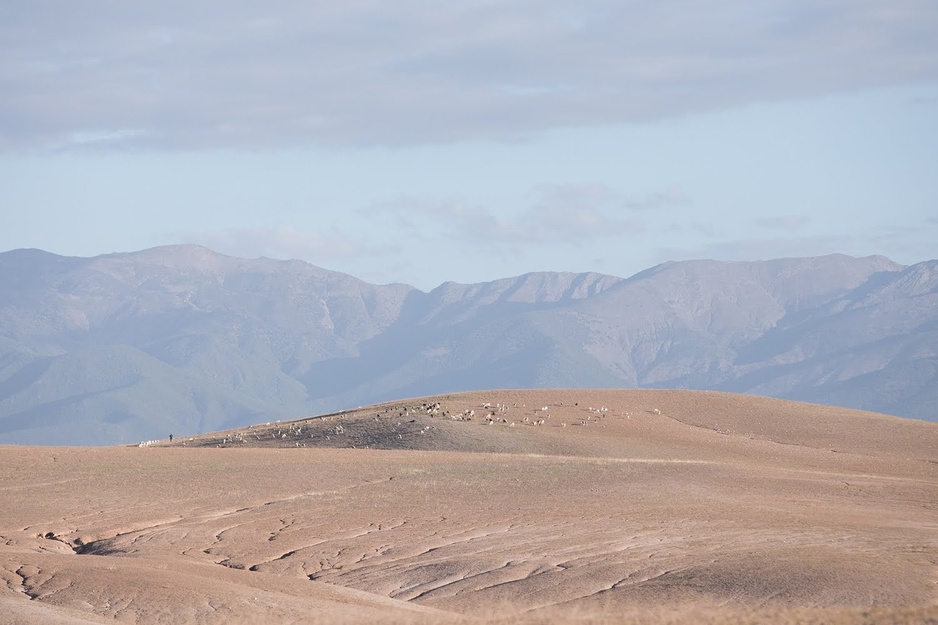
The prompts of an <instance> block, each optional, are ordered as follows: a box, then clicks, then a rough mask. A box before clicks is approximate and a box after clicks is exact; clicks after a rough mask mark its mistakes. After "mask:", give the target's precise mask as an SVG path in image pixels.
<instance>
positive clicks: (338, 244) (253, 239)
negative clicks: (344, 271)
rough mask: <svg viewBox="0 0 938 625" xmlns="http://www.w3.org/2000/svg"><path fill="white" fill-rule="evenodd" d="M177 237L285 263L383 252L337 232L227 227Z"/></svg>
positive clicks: (224, 251) (241, 255)
mask: <svg viewBox="0 0 938 625" xmlns="http://www.w3.org/2000/svg"><path fill="white" fill-rule="evenodd" d="M174 238H177V239H178V240H180V241H182V242H186V243H197V244H199V245H203V246H205V247H208V248H210V249H212V250H215V251H217V252H220V253H222V254H227V255H230V256H236V257H239V258H256V257H260V256H265V257H268V258H276V259H284V260H290V259H300V260H305V261H308V262H311V263H315V264H321V263H325V264H328V263H333V262H337V261H345V260H349V259H353V258H358V257H361V256H363V255H369V256H373V255H376V254H378V253H379V252H378V251H377V250H376V249H375V248H374V247H373V246H362V245H360V244H358V243H356V242H355V241H353V240H351V239H350V238H348V237H347V236H345V235H343V234H341V233H339V232H336V231H333V232H331V233H329V234H326V235H322V234H313V233H308V232H302V231H300V230H297V229H295V228H290V227H281V228H226V229H224V230H215V231H209V232H197V233H188V234H178V235H175V236H174Z"/></svg>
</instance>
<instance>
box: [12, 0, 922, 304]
mask: <svg viewBox="0 0 938 625" xmlns="http://www.w3.org/2000/svg"><path fill="white" fill-rule="evenodd" d="M936 242H938V3H936V2H934V0H890V1H886V0H883V1H866V0H764V1H760V2H753V1H752V0H717V1H715V2H710V3H700V2H696V1H691V0H674V1H668V0H615V1H613V0H581V1H580V2H577V3H575V5H574V3H570V2H559V1H557V0H536V1H535V0H471V1H470V0H454V1H452V2H445V3H441V2H435V1H428V0H401V1H400V2H377V1H374V0H343V2H333V3H325V2H308V1H300V0H267V1H265V2H239V1H231V0H226V1H224V2H222V1H217V0H205V1H199V0H186V1H185V2H182V1H177V0H164V1H162V2H152V3H131V2H122V1H119V0H90V1H88V2H81V3H78V2H74V1H72V0H5V2H3V3H2V5H0V251H5V250H11V249H17V248H40V249H44V250H46V251H49V252H54V253H56V254H63V255H69V256H95V255H98V254H105V253H113V252H127V251H135V250H140V249H145V248H150V247H155V246H159V245H172V244H179V243H196V244H199V245H204V246H206V247H209V248H211V249H213V250H215V251H217V252H220V253H224V254H228V255H232V256H238V257H245V258H255V257H258V256H266V257H269V258H278V259H292V258H298V259H302V260H305V261H308V262H310V263H312V264H315V265H318V266H320V267H324V268H326V269H331V270H335V271H342V272H345V273H348V274H351V275H353V276H356V277H358V278H360V279H363V280H366V281H368V282H372V283H380V284H385V283H391V282H403V283H406V284H410V285H413V286H416V287H418V288H421V289H423V290H430V289H432V288H434V287H436V286H437V285H439V284H441V283H442V282H445V281H456V282H462V283H475V282H484V281H489V280H495V279H499V278H505V277H511V276H516V275H520V274H523V273H527V272H531V271H572V272H584V271H595V272H599V273H606V274H612V275H617V276H622V277H627V276H630V275H632V274H634V273H637V272H639V271H641V270H643V269H646V268H648V267H651V266H653V265H655V264H658V263H661V262H665V261H669V260H687V259H697V258H712V259H717V260H731V261H732V260H764V259H770V258H780V257H795V256H816V255H823V254H831V253H844V254H849V255H852V256H868V255H874V254H878V255H883V256H888V257H889V258H892V259H893V260H895V261H897V262H900V263H903V264H913V263H916V262H920V261H923V260H929V259H934V258H938V243H936Z"/></svg>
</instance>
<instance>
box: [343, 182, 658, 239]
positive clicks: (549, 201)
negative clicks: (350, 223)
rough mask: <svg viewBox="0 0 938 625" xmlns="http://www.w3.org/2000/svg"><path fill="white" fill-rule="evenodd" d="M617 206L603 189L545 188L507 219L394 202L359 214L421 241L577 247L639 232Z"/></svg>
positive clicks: (428, 203)
mask: <svg viewBox="0 0 938 625" xmlns="http://www.w3.org/2000/svg"><path fill="white" fill-rule="evenodd" d="M621 203H622V200H621V198H620V197H619V195H618V194H617V193H616V192H614V191H613V190H611V189H609V188H608V187H605V186H603V185H550V186H546V185H545V186H540V187H538V188H536V189H535V190H534V201H533V202H532V204H531V205H530V206H529V207H528V208H527V209H525V210H523V211H521V212H520V213H515V214H513V215H507V216H498V215H496V214H494V213H493V212H492V211H491V210H489V209H488V208H485V207H479V206H467V205H465V204H462V203H459V202H452V201H445V200H434V199H428V198H419V197H412V196H399V197H396V198H393V199H389V200H386V201H384V202H379V203H376V204H373V205H370V206H368V207H365V208H363V209H362V210H361V211H360V212H361V214H363V215H365V216H368V217H381V218H385V219H388V220H389V221H390V223H391V224H393V225H394V226H395V227H398V228H402V229H404V230H406V231H408V233H409V235H408V236H409V237H411V236H412V237H416V238H419V239H422V240H427V239H430V238H432V237H434V236H436V235H437V234H440V235H442V236H444V237H445V238H447V239H448V240H452V241H459V242H463V243H468V244H474V245H508V246H509V247H511V246H521V245H529V244H543V243H568V244H577V243H581V242H583V241H586V240H592V239H596V238H599V239H602V238H605V237H612V236H619V235H623V234H628V233H639V232H642V231H644V230H645V224H644V222H643V221H642V220H639V219H634V218H629V219H621V218H619V217H617V216H615V215H614V213H615V208H616V207H617V206H618V205H621Z"/></svg>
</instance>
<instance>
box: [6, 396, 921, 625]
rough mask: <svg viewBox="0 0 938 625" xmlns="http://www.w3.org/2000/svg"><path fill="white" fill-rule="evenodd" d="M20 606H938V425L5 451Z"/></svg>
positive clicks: (695, 403) (502, 424) (780, 407)
mask: <svg viewBox="0 0 938 625" xmlns="http://www.w3.org/2000/svg"><path fill="white" fill-rule="evenodd" d="M0 459H2V461H0V578H2V582H3V583H2V587H0V623H3V624H6V623H17V624H34V623H35V624H40V623H41V624H46V623H53V624H89V623H115V622H117V623H481V622H484V623H492V622H494V623H552V622H579V623H690V622H695V623H739V624H742V623H827V624H830V625H835V624H838V623H938V425H936V424H933V423H926V422H920V421H912V420H907V419H899V418H893V417H887V416H882V415H876V414H871V413H863V412H858V411H851V410H846V409H841V408H832V407H826V406H817V405H809V404H799V403H793V402H786V401H780V400H771V399H765V398H759V397H752V396H742V395H731V394H722V393H711V392H690V391H650V390H602V391H598V390H526V391H488V392H473V393H462V394H455V395H445V396H437V397H433V398H420V399H411V400H404V401H398V402H393V403H388V404H381V405H378V406H372V407H367V408H360V409H356V410H351V411H347V412H343V413H338V414H335V415H329V416H325V417H318V418H310V419H304V420H300V421H294V422H289V423H287V422H283V423H270V424H260V425H257V426H254V427H250V428H241V429H238V430H232V431H229V432H223V433H218V434H211V435H202V436H198V437H183V436H180V437H177V438H176V439H175V440H174V441H173V442H172V443H171V444H170V443H169V442H168V441H160V442H154V443H153V444H150V445H147V446H143V447H136V446H134V447H108V448H78V447H68V448H66V447H54V448H53V447H13V446H8V447H0Z"/></svg>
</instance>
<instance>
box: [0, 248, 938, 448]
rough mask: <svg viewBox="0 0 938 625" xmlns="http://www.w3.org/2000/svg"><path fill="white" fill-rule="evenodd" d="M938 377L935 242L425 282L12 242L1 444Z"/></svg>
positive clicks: (925, 401)
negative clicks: (414, 406) (876, 251)
mask: <svg viewBox="0 0 938 625" xmlns="http://www.w3.org/2000/svg"><path fill="white" fill-rule="evenodd" d="M936 376H938V261H929V262H925V263H920V264H918V265H914V266H911V267H904V266H902V265H898V264H896V263H894V262H892V261H890V260H888V259H885V258H882V257H868V258H851V257H848V256H842V255H832V256H825V257H818V258H800V259H780V260H774V261H765V262H737V263H727V262H717V261H687V262H674V263H665V264H663V265H659V266H657V267H654V268H651V269H649V270H646V271H644V272H641V273H639V274H637V275H635V276H632V277H630V278H627V279H623V278H619V277H615V276H606V275H600V274H593V273H587V274H572V273H532V274H526V275H524V276H519V277H515V278H506V279H502V280H497V281H494V282H488V283H483V284H473V285H462V284H456V283H445V284H443V285H441V286H439V287H438V288H436V289H434V290H433V291H431V292H429V293H424V292H421V291H419V290H416V289H414V288H412V287H409V286H406V285H383V286H379V285H370V284H367V283H364V282H362V281H360V280H357V279H355V278H353V277H351V276H348V275H345V274H341V273H336V272H331V271H327V270H325V269H321V268H318V267H314V266H311V265H309V264H306V263H303V262H300V261H273V260H269V259H256V260H245V259H237V258H231V257H226V256H222V255H220V254H216V253H214V252H211V251H210V250H206V249H204V248H200V247H196V246H172V247H163V248H154V249H151V250H144V251H142V252H136V253H129V254H112V255H106V256H100V257H96V258H87V259H86V258H65V257H59V256H55V255H52V254H48V253H45V252H41V251H38V250H16V251H12V252H6V253H3V254H0V442H14V443H45V444H50V443H71V444H107V443H116V442H134V441H138V440H146V439H151V438H160V437H165V436H166V435H167V434H168V433H169V432H175V433H178V434H182V433H197V432H205V431H211V430H218V429H224V428H229V427H236V426H238V425H244V424H247V423H253V422H258V421H270V420H276V419H289V418H297V417H302V416H306V415H310V414H315V413H321V412H328V411H332V410H336V409H340V408H346V407H349V406H356V405H364V404H370V403H375V402H380V401H388V400H392V399H396V398H400V397H412V396H419V395H429V394H438V393H446V392H454V391H463V390H474V389H489V388H547V387H568V388H585V387H661V388H698V389H716V390H725V391H735V392H746V393H756V394H764V395H770V396H775V397H781V398H789V399H797V400H804V401H811V402H817V403H831V404H836V405H843V406H848V407H855V408H861V409H865V410H872V411H876V412H887V413H891V414H897V415H901V416H908V417H915V418H921V419H930V420H935V419H936V414H935V412H934V409H933V406H934V405H935V400H936V399H938V397H936V395H938V390H936V389H938V377H936Z"/></svg>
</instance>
